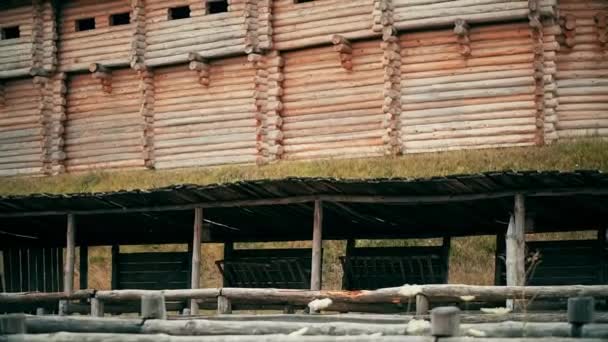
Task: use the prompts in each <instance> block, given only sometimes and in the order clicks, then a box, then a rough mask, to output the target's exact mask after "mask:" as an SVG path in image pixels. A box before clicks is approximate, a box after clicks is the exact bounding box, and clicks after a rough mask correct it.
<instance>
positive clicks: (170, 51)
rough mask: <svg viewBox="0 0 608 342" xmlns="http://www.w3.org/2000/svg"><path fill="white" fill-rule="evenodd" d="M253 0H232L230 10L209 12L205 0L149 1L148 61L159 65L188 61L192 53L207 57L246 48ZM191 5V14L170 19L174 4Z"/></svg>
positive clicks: (150, 63) (147, 7) (238, 51)
mask: <svg viewBox="0 0 608 342" xmlns="http://www.w3.org/2000/svg"><path fill="white" fill-rule="evenodd" d="M248 1H249V0H232V1H230V4H229V6H228V12H224V13H214V14H207V13H206V12H207V9H206V7H205V2H204V1H195V0H189V1H180V2H167V1H165V0H148V1H146V30H147V36H146V44H147V47H146V55H145V59H146V64H147V65H149V66H158V65H165V64H171V63H178V62H185V61H187V57H188V53H190V52H196V53H198V54H200V55H201V56H203V57H205V58H210V57H220V56H227V55H234V54H240V53H243V51H245V45H246V39H245V38H246V33H247V22H246V20H245V18H246V16H247V17H249V18H250V17H251V15H253V13H246V11H245V9H246V5H247V2H248ZM182 5H189V6H190V18H184V19H177V20H167V15H168V11H169V8H170V7H172V6H182Z"/></svg>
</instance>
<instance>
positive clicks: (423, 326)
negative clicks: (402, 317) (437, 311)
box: [405, 319, 431, 335]
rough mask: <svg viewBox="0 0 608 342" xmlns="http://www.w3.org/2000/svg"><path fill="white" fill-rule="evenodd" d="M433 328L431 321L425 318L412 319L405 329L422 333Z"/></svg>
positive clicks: (412, 332)
mask: <svg viewBox="0 0 608 342" xmlns="http://www.w3.org/2000/svg"><path fill="white" fill-rule="evenodd" d="M429 329H431V322H429V321H425V320H423V319H412V320H411V321H409V322H408V323H407V327H406V328H405V330H406V331H407V333H408V334H412V335H414V334H420V333H423V332H426V331H428V330H429Z"/></svg>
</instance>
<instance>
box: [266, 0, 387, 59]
mask: <svg viewBox="0 0 608 342" xmlns="http://www.w3.org/2000/svg"><path fill="white" fill-rule="evenodd" d="M372 5H373V0H351V1H342V0H316V1H309V2H302V3H296V2H295V1H294V0H275V1H273V22H272V26H273V40H274V47H275V48H276V49H278V50H287V49H294V48H301V47H308V46H313V45H319V44H327V43H330V42H331V36H332V35H334V34H340V35H342V36H344V37H345V38H347V39H355V38H365V37H374V36H378V34H377V33H376V32H374V31H373V30H372V22H373V15H372Z"/></svg>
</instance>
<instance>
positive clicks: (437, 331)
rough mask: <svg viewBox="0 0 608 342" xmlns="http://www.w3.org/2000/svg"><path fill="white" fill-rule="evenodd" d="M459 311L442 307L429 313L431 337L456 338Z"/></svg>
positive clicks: (458, 328) (451, 307) (458, 325)
mask: <svg viewBox="0 0 608 342" xmlns="http://www.w3.org/2000/svg"><path fill="white" fill-rule="evenodd" d="M459 330H460V309H458V308H457V307H454V306H444V307H440V308H436V309H433V310H432V311H431V335H433V336H435V337H450V336H458V332H459Z"/></svg>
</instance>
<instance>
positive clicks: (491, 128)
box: [400, 2, 536, 153]
mask: <svg viewBox="0 0 608 342" xmlns="http://www.w3.org/2000/svg"><path fill="white" fill-rule="evenodd" d="M524 5H526V6H527V4H525V2H524ZM530 34H531V33H530V29H529V27H528V24H526V23H514V24H500V25H491V26H477V27H472V28H471V29H470V30H469V39H470V44H469V46H470V50H471V51H470V55H469V56H462V55H461V53H460V46H459V43H458V36H457V35H456V34H454V32H453V30H439V31H427V32H416V33H405V34H403V35H401V36H400V44H401V70H400V71H401V105H402V106H401V109H402V111H401V114H400V118H401V120H400V126H401V131H400V132H401V141H402V149H403V152H404V153H414V152H430V151H438V150H441V151H443V150H457V149H467V148H481V147H492V146H520V145H531V144H534V132H535V130H536V124H535V123H536V117H535V113H536V109H535V108H536V104H535V98H534V87H535V82H534V77H533V75H534V68H533V61H534V54H533V44H532V40H531V38H530Z"/></svg>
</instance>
